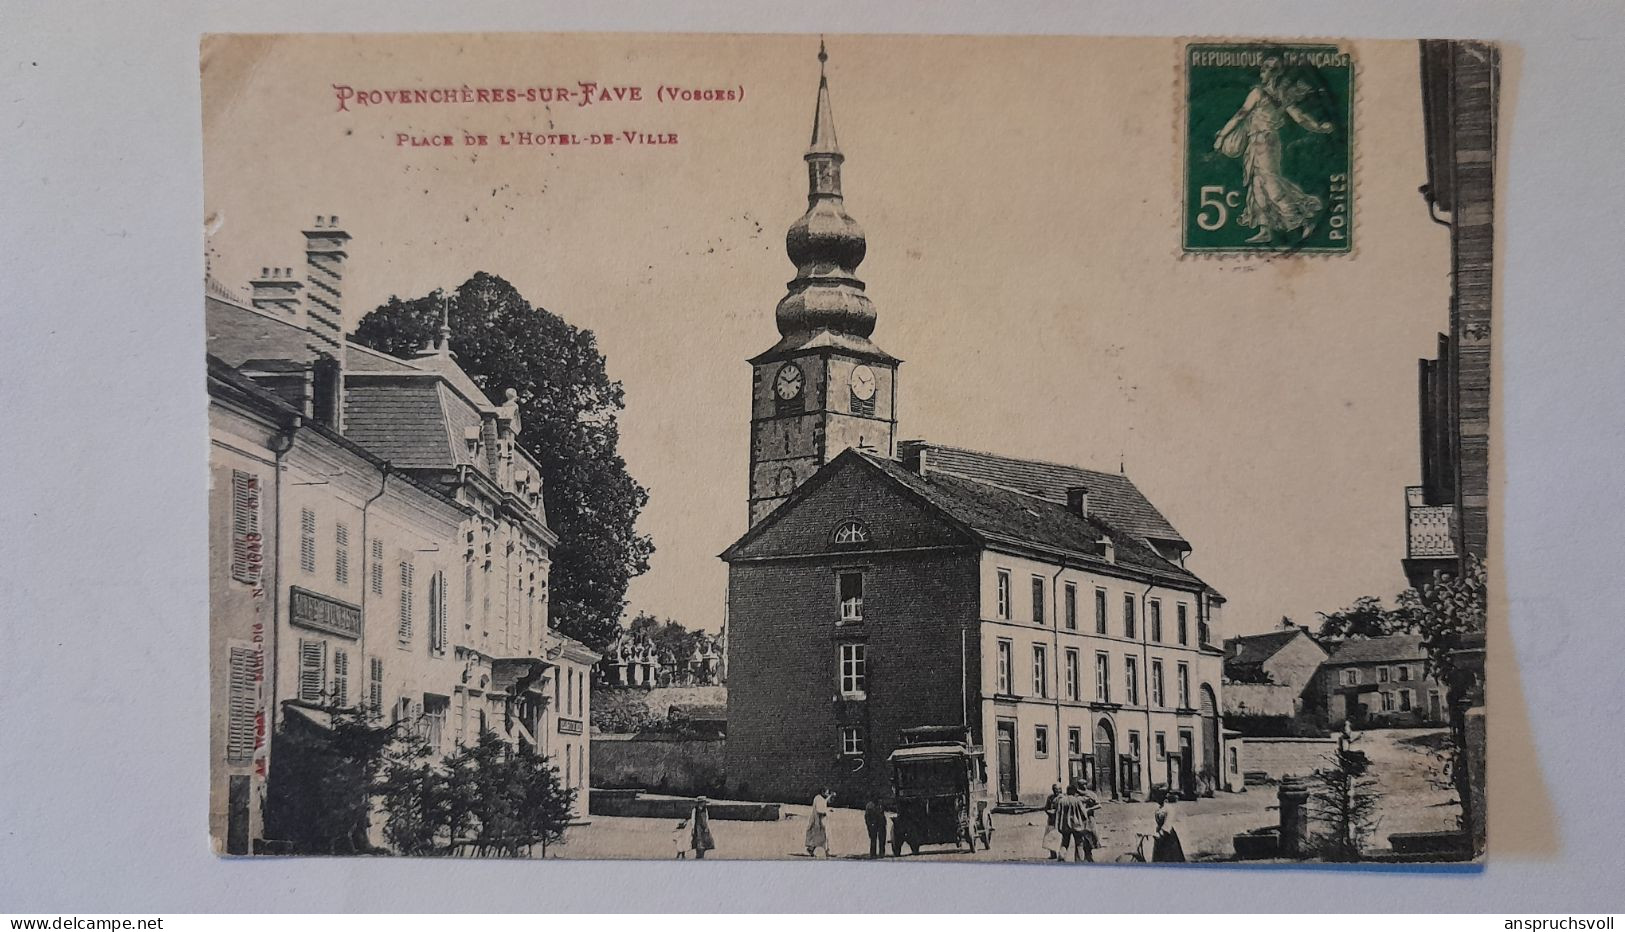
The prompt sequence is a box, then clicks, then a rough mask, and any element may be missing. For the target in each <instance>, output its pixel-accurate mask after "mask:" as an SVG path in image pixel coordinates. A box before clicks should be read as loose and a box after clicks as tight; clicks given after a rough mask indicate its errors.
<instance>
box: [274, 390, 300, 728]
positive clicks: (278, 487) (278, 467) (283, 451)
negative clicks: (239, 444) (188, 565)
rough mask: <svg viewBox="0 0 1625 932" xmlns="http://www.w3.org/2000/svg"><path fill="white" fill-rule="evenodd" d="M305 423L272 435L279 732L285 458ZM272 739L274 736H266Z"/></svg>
mask: <svg viewBox="0 0 1625 932" xmlns="http://www.w3.org/2000/svg"><path fill="white" fill-rule="evenodd" d="M304 426H305V419H304V418H303V417H300V416H298V415H295V416H294V418H293V420H292V422H291V423H289V425H288V426H287V427H285V428H283V429H282V430H279V431H277V432H276V433H274V434H272V435H271V442H270V444H269V446H270V448H271V454H272V456H273V457H274V458H275V460H274V463H273V464H272V472H273V473H275V475H276V480H275V482H273V483H272V488H271V496H272V497H271V525H272V526H273V527H275V528H276V546H275V547H273V548H271V578H272V579H274V580H275V581H276V582H275V584H274V585H273V586H272V587H271V631H270V634H269V635H268V636H267V638H266V642H267V644H268V646H269V647H270V656H271V661H270V663H271V677H270V679H271V722H270V728H269V730H270V731H271V732H275V731H276V726H277V719H278V718H279V717H280V715H279V710H280V709H281V707H282V703H281V693H279V692H277V682H276V681H277V676H276V674H277V668H278V667H279V666H280V664H278V663H277V659H278V657H279V656H280V655H279V654H278V653H277V646H278V641H279V633H280V632H281V630H282V468H283V467H282V460H283V457H285V456H287V455H288V451H289V450H292V449H293V444H294V441H295V440H297V439H298V434H299V428H301V427H304ZM266 740H267V741H268V742H269V741H270V736H269V735H268V736H267V737H266Z"/></svg>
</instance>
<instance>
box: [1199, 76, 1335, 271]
mask: <svg viewBox="0 0 1625 932" xmlns="http://www.w3.org/2000/svg"><path fill="white" fill-rule="evenodd" d="M1308 94H1309V88H1308V86H1307V85H1305V84H1303V83H1301V82H1300V83H1297V84H1291V85H1289V84H1287V83H1286V82H1285V81H1283V80H1282V70H1281V60H1280V59H1278V58H1269V59H1265V61H1264V64H1263V66H1262V67H1261V68H1259V75H1258V83H1257V84H1255V85H1253V89H1252V90H1251V91H1249V92H1248V93H1247V100H1246V101H1245V102H1244V103H1243V104H1242V105H1241V109H1240V110H1237V111H1236V115H1235V116H1233V117H1231V118H1230V120H1229V122H1227V123H1225V124H1224V128H1223V129H1221V130H1219V132H1218V134H1217V135H1216V136H1215V137H1214V139H1213V148H1214V149H1216V150H1218V151H1219V152H1221V153H1223V154H1224V155H1227V156H1230V157H1231V158H1235V157H1237V156H1240V157H1241V172H1242V175H1241V178H1242V185H1243V186H1244V187H1245V188H1246V189H1247V206H1246V209H1245V210H1243V211H1242V214H1241V219H1240V221H1239V222H1240V223H1241V225H1242V226H1244V227H1257V228H1258V232H1257V233H1256V234H1254V235H1253V236H1251V237H1249V238H1248V239H1247V242H1249V243H1267V242H1269V239H1270V235H1271V234H1272V233H1273V232H1274V231H1276V230H1281V231H1291V230H1298V229H1301V230H1303V235H1304V236H1308V235H1309V234H1310V232H1312V231H1313V230H1314V225H1315V218H1316V217H1317V216H1318V215H1319V214H1320V209H1321V202H1320V198H1318V197H1315V196H1314V195H1312V194H1308V193H1305V192H1304V190H1303V189H1302V188H1300V187H1298V186H1297V185H1296V184H1294V183H1293V182H1291V181H1290V180H1288V179H1287V177H1286V175H1285V174H1284V173H1283V172H1282V169H1281V128H1282V127H1283V126H1285V125H1286V121H1287V118H1288V117H1290V118H1291V119H1292V120H1293V121H1294V122H1296V123H1297V124H1298V125H1299V126H1302V127H1303V128H1304V129H1306V130H1308V131H1310V132H1311V133H1329V132H1331V131H1332V130H1333V129H1335V127H1334V126H1333V125H1332V124H1331V123H1329V122H1322V121H1320V120H1317V119H1315V118H1314V117H1312V116H1310V115H1309V114H1307V113H1305V112H1304V111H1303V110H1302V108H1300V107H1299V106H1298V103H1299V101H1301V100H1303V98H1304V97H1306V96H1308Z"/></svg>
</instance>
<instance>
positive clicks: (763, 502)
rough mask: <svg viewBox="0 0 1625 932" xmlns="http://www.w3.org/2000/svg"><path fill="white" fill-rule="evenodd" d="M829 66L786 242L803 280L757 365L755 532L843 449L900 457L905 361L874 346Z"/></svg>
mask: <svg viewBox="0 0 1625 932" xmlns="http://www.w3.org/2000/svg"><path fill="white" fill-rule="evenodd" d="M828 59H829V55H828V54H827V53H826V52H825V51H824V45H823V43H822V42H820V43H819V44H818V107H817V110H816V111H815V112H814V114H813V129H812V144H811V145H810V146H809V147H808V148H807V153H806V155H805V158H806V161H807V212H806V213H804V214H802V215H801V219H799V220H797V221H796V222H795V223H793V224H791V225H790V231H789V232H788V233H787V234H785V238H784V239H785V248H786V250H787V251H788V252H789V254H790V261H791V262H793V263H795V266H796V277H795V279H794V280H793V281H791V282H790V283H789V285H788V293H786V294H785V296H784V297H783V298H782V299H781V300H780V301H779V306H778V309H777V311H775V313H774V317H775V320H776V322H777V323H778V328H779V337H780V338H779V342H778V343H776V344H774V346H773V348H772V349H769V350H768V351H767V352H765V353H762V354H761V355H759V356H756V357H754V358H753V359H751V360H750V364H751V367H752V370H753V377H752V379H751V418H750V433H751V447H750V523H751V525H752V526H755V524H756V523H757V522H758V521H760V520H761V519H762V518H763V516H765V515H766V514H767V513H768V512H770V511H772V510H773V509H774V508H776V507H778V505H779V504H780V503H781V502H783V501H784V499H785V497H786V496H788V495H789V494H790V493H791V492H792V491H794V490H795V488H796V487H797V486H799V485H800V484H801V483H803V482H805V481H806V480H807V479H808V478H809V477H810V476H811V475H812V474H813V473H814V472H816V471H817V470H818V468H819V467H820V466H822V465H824V464H825V463H827V462H829V461H830V460H832V459H834V458H835V457H836V456H838V455H839V454H840V453H841V451H842V450H845V449H847V448H849V447H858V448H860V449H867V450H872V451H873V452H875V453H876V454H878V455H881V456H891V455H892V454H893V443H894V434H895V432H896V426H897V415H896V410H897V408H896V402H897V366H898V363H899V362H900V360H898V359H896V358H895V357H893V356H890V355H888V354H887V353H885V352H884V351H882V350H881V349H880V347H878V346H876V345H874V344H873V343H871V342H869V335H870V334H871V333H873V332H874V329H875V309H874V305H873V304H872V303H870V301H869V297H868V295H865V294H864V293H863V282H862V281H861V280H859V279H858V277H857V268H858V264H859V263H861V262H862V261H863V255H864V251H865V249H866V248H867V244H866V243H865V241H864V238H863V230H862V229H861V228H859V226H858V224H857V221H855V220H853V219H852V218H851V217H849V216H847V213H846V206H845V204H844V203H843V201H842V197H841V163H842V162H843V161H844V160H845V159H844V157H843V156H842V155H841V149H840V146H839V145H837V144H836V141H835V123H834V121H833V120H832V119H831V117H830V106H829V80H828V79H827V78H826V77H825V75H824V63H825V62H826V61H827V60H828Z"/></svg>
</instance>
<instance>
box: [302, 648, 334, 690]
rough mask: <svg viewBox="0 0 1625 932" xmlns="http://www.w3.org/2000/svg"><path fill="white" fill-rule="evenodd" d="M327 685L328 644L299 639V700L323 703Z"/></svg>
mask: <svg viewBox="0 0 1625 932" xmlns="http://www.w3.org/2000/svg"><path fill="white" fill-rule="evenodd" d="M326 685H327V642H326V641H318V640H311V639H307V638H300V639H299V698H300V699H303V700H305V701H306V702H321V701H322V689H323V687H325V686H326Z"/></svg>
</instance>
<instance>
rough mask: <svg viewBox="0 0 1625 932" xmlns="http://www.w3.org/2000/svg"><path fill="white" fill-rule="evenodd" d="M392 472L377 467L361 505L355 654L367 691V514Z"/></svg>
mask: <svg viewBox="0 0 1625 932" xmlns="http://www.w3.org/2000/svg"><path fill="white" fill-rule="evenodd" d="M393 471H394V467H393V466H391V465H390V462H389V461H388V460H385V461H384V463H383V465H382V466H379V467H378V491H377V492H374V493H373V496H372V497H371V498H369V499H367V500H366V501H365V502H363V503H362V505H361V637H360V638H359V639H358V640H359V641H360V643H359V644H358V645H357V647H358V648H359V650H358V651H357V652H358V653H359V654H360V655H361V664H362V669H363V671H364V673H365V676H364V677H363V678H362V680H361V681H362V682H363V683H367V684H368V687H367V688H368V689H371V683H370V678H371V676H372V661H371V660H369V659H368V657H367V591H368V590H369V589H371V588H372V567H371V566H370V565H369V561H370V560H371V559H372V538H370V537H368V536H367V512H368V510H369V509H371V508H372V503H373V502H376V501H378V500H379V499H380V498H383V497H384V490H385V489H387V488H388V487H389V475H390V473H391V472H393ZM380 572H381V571H380ZM381 688H382V687H380V689H381ZM382 705H383V704H382V703H379V706H380V707H379V708H378V709H376V710H374V714H376V715H382V714H383V712H384V710H383V708H382Z"/></svg>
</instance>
